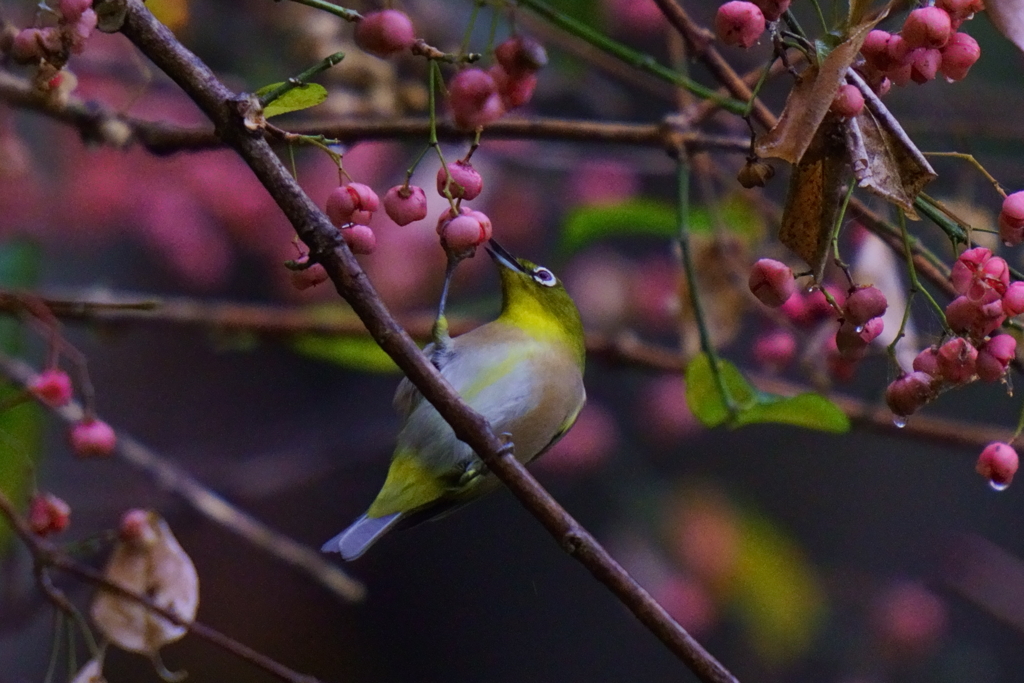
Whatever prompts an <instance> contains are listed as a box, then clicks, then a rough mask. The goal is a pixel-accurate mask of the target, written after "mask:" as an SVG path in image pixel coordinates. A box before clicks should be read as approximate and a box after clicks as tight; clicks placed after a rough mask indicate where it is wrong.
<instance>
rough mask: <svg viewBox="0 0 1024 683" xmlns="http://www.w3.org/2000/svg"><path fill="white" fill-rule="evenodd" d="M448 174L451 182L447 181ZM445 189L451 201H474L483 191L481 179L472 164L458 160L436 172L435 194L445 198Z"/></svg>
mask: <svg viewBox="0 0 1024 683" xmlns="http://www.w3.org/2000/svg"><path fill="white" fill-rule="evenodd" d="M449 174H450V175H451V180H450V181H449ZM445 189H447V190H448V192H450V193H451V196H452V199H466V200H472V199H476V198H477V197H478V196H479V195H480V192H481V191H482V190H483V189H484V181H483V178H481V177H480V173H478V172H477V170H476V169H475V168H473V164H471V163H470V162H468V161H463V160H462V159H459V160H458V161H453V162H451V163H450V164H448V166H447V167H445V166H442V167H441V168H440V169H438V171H437V193H438V194H440V195H441V196H442V197H447V196H448V195H446V194H445Z"/></svg>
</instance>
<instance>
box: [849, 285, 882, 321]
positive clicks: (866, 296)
mask: <svg viewBox="0 0 1024 683" xmlns="http://www.w3.org/2000/svg"><path fill="white" fill-rule="evenodd" d="M888 307H889V303H888V302H887V301H886V299H885V295H884V294H882V291H881V290H880V289H878V288H877V287H871V286H867V287H858V288H856V289H855V290H853V291H852V292H850V296H849V297H847V299H846V306H844V307H843V317H844V318H845V319H846V321H847V322H849V323H851V324H853V325H855V326H860V325H863V324H864V323H866V322H867V321H869V320H871V319H872V318H877V317H879V316H881V315H882V314H884V313H885V309H886V308H888Z"/></svg>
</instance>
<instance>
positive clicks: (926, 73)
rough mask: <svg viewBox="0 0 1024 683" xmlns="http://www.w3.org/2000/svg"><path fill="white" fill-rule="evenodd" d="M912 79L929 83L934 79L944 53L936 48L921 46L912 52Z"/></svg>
mask: <svg viewBox="0 0 1024 683" xmlns="http://www.w3.org/2000/svg"><path fill="white" fill-rule="evenodd" d="M909 59H910V80H912V81H914V82H915V83H927V82H928V81H931V80H934V79H935V76H936V74H938V73H939V65H940V64H942V53H941V52H939V51H938V50H936V49H934V48H926V47H919V48H915V49H914V50H913V51H911V53H910V57H909Z"/></svg>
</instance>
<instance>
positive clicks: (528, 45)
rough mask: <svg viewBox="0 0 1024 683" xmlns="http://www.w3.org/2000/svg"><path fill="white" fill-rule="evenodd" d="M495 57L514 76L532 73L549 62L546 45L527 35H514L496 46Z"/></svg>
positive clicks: (507, 72) (506, 71)
mask: <svg viewBox="0 0 1024 683" xmlns="http://www.w3.org/2000/svg"><path fill="white" fill-rule="evenodd" d="M494 58H495V59H496V60H497V62H498V64H500V65H501V67H502V69H504V70H505V73H506V74H508V75H509V76H511V77H513V78H517V77H519V76H523V75H526V74H532V73H533V72H535V71H538V70H539V69H540V68H541V67H543V66H544V65H545V64H547V63H548V53H547V51H545V50H544V46H543V45H541V44H540V43H538V42H537V41H536V40H534V39H533V38H529V37H527V36H520V35H516V36H512V37H511V38H509V39H508V40H505V41H504V42H502V43H500V44H498V46H497V47H495V48H494Z"/></svg>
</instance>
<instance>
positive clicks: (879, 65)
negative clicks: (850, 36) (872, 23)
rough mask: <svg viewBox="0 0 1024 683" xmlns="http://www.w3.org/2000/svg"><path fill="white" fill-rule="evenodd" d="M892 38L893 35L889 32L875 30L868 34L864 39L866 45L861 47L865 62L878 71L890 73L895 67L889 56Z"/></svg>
mask: <svg viewBox="0 0 1024 683" xmlns="http://www.w3.org/2000/svg"><path fill="white" fill-rule="evenodd" d="M891 38H892V34H891V33H889V32H888V31H882V30H881V29H875V30H873V31H870V32H869V33H868V35H867V37H866V38H864V43H863V44H862V45H861V46H860V51H861V54H863V55H864V59H865V61H867V63H868V64H869V65H870V66H872V67H874V68H875V69H877V70H878V71H888V70H889V69H891V68H892V67H893V66H895V65H894V63H893V60H892V58H891V57H890V56H889V40H890V39H891Z"/></svg>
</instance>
